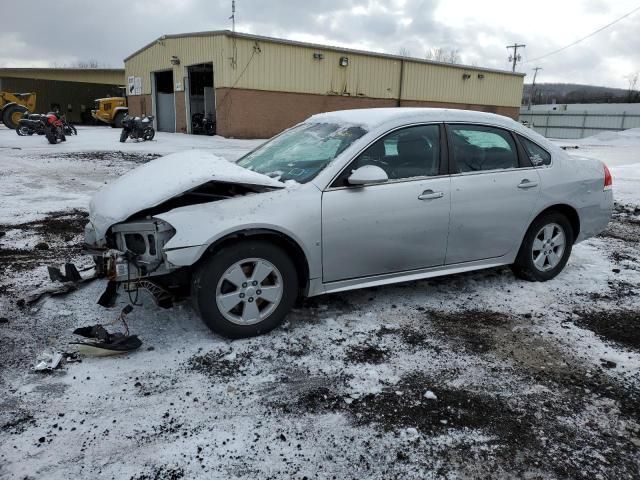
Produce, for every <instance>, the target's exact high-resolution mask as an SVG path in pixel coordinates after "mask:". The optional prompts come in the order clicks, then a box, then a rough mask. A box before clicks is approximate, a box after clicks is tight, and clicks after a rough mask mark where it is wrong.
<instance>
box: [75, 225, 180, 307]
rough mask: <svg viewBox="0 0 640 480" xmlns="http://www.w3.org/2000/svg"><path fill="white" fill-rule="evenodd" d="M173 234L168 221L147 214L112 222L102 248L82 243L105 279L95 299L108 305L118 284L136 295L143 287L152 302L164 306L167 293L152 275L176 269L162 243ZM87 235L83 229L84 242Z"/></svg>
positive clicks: (168, 296) (168, 301)
mask: <svg viewBox="0 0 640 480" xmlns="http://www.w3.org/2000/svg"><path fill="white" fill-rule="evenodd" d="M88 229H89V230H90V228H89V226H88ZM174 234H175V230H174V228H173V227H172V226H171V225H169V224H168V223H166V222H163V221H162V220H158V219H153V218H148V219H144V220H135V221H130V222H125V223H119V224H116V225H113V226H112V227H111V228H110V230H109V233H108V234H107V239H106V244H107V246H106V247H105V248H95V247H92V246H91V245H86V246H85V253H87V254H88V255H91V256H93V259H94V261H95V263H96V272H97V273H98V275H99V276H102V277H106V278H107V279H108V280H109V284H108V285H107V288H106V291H105V293H104V294H103V295H102V297H101V298H100V300H99V301H98V303H99V304H100V305H103V306H111V305H112V304H113V302H114V301H115V296H116V294H117V290H118V287H119V286H122V287H123V289H124V291H125V292H127V293H129V294H130V295H131V293H134V294H135V296H136V298H137V293H138V290H139V289H144V290H147V291H148V292H149V293H150V294H151V295H152V296H153V298H154V300H155V301H156V303H158V304H159V305H161V306H168V304H169V303H170V298H171V295H169V294H168V292H167V291H166V290H165V289H164V288H162V287H160V286H159V284H158V283H156V282H155V281H154V279H155V278H157V277H162V276H166V275H168V274H170V273H172V272H173V271H175V270H176V267H174V266H173V265H171V264H170V263H168V262H167V259H166V256H165V254H164V246H165V245H166V243H167V242H168V241H169V240H170V239H171V237H173V235H174ZM90 236H91V235H90V232H89V235H86V233H85V239H86V240H87V243H89V242H88V241H89V240H90ZM132 301H134V300H132Z"/></svg>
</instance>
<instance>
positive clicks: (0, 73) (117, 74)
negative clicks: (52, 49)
mask: <svg viewBox="0 0 640 480" xmlns="http://www.w3.org/2000/svg"><path fill="white" fill-rule="evenodd" d="M2 77H9V78H30V79H35V80H57V81H68V82H83V83H98V84H107V85H124V84H125V83H126V81H125V80H126V79H125V76H124V68H0V78H2Z"/></svg>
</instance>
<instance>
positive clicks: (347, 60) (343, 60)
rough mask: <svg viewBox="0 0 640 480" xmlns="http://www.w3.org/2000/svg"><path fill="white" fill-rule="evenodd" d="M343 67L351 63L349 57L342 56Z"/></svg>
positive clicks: (341, 64) (341, 63)
mask: <svg viewBox="0 0 640 480" xmlns="http://www.w3.org/2000/svg"><path fill="white" fill-rule="evenodd" d="M339 65H340V66H341V67H346V66H348V65H349V58H348V57H340V64H339Z"/></svg>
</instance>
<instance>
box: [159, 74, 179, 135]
mask: <svg viewBox="0 0 640 480" xmlns="http://www.w3.org/2000/svg"><path fill="white" fill-rule="evenodd" d="M154 79H155V88H156V117H157V118H156V121H157V125H158V130H159V131H160V132H172V133H173V132H175V131H176V106H175V98H174V93H173V71H172V70H167V71H164V72H155V73H154Z"/></svg>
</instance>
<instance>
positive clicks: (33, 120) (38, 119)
mask: <svg viewBox="0 0 640 480" xmlns="http://www.w3.org/2000/svg"><path fill="white" fill-rule="evenodd" d="M45 124H46V115H42V114H40V113H30V114H27V115H24V116H23V117H22V118H21V119H20V120H18V126H17V127H16V133H17V134H18V135H20V136H21V137H24V136H27V135H33V134H34V133H36V134H38V135H44V134H45V128H44V127H45Z"/></svg>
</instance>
